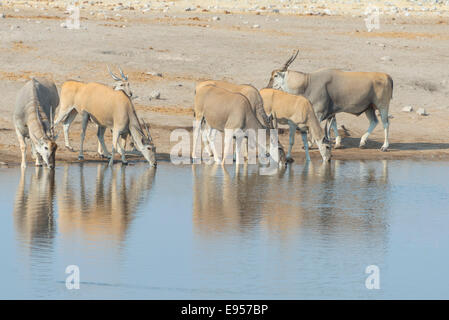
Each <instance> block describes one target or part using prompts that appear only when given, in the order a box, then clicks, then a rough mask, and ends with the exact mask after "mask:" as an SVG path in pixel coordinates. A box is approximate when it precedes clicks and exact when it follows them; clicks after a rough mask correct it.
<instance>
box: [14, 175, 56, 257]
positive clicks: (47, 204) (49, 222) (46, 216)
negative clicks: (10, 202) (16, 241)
mask: <svg viewBox="0 0 449 320" xmlns="http://www.w3.org/2000/svg"><path fill="white" fill-rule="evenodd" d="M26 175H27V174H26V170H25V169H22V170H21V175H20V181H19V186H18V187H17V192H16V198H15V203H14V225H15V228H16V231H17V234H18V236H19V237H21V238H22V242H23V243H27V244H28V245H29V248H30V249H31V248H33V247H34V246H50V245H51V244H52V241H53V238H54V236H55V232H56V227H55V221H54V214H53V210H54V208H53V199H54V197H55V172H54V170H49V169H47V168H42V167H36V168H35V170H34V173H32V174H31V176H30V178H29V183H28V185H27V183H26V182H27V181H26V180H27V179H26Z"/></svg>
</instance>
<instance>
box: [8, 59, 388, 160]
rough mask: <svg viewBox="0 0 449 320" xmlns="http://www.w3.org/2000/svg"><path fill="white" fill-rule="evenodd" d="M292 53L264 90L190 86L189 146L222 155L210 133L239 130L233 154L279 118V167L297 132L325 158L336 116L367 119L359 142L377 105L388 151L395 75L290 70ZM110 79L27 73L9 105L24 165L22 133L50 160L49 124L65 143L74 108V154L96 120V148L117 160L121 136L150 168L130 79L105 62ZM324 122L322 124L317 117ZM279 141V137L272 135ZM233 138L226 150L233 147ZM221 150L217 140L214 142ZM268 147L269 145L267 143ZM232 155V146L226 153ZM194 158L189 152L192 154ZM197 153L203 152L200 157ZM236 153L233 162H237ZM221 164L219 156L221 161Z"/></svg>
mask: <svg viewBox="0 0 449 320" xmlns="http://www.w3.org/2000/svg"><path fill="white" fill-rule="evenodd" d="M297 55H298V51H296V53H294V54H293V55H292V56H291V57H290V58H289V59H288V60H287V62H286V63H285V64H284V66H283V67H282V68H281V69H277V70H274V71H272V73H271V77H270V80H269V82H268V85H267V87H266V88H263V89H262V90H260V91H259V90H258V89H257V88H255V87H254V86H252V85H249V84H244V85H237V84H232V83H229V82H226V81H219V80H208V81H203V82H200V83H198V84H197V85H196V87H195V98H194V126H195V124H196V125H197V126H198V128H199V129H198V130H195V131H194V137H193V150H194V151H195V150H196V148H197V145H198V144H201V138H200V137H202V141H203V143H204V147H205V150H204V152H206V153H207V154H209V155H210V156H213V157H214V160H215V161H216V162H219V161H221V159H220V157H219V155H220V154H222V150H221V149H220V150H217V146H216V144H215V138H216V133H217V132H224V131H225V130H241V132H244V138H246V139H244V142H246V144H243V143H242V144H240V143H237V137H236V136H234V137H235V138H236V154H237V155H239V154H240V152H241V151H243V152H244V153H246V155H248V150H250V149H251V148H255V145H254V141H252V139H251V135H250V134H246V132H248V131H249V130H256V131H257V130H265V131H266V132H267V133H270V132H273V131H272V130H274V131H275V132H277V131H276V130H277V129H278V124H286V125H288V126H289V147H288V152H287V155H286V156H285V152H284V150H283V147H282V145H281V144H280V143H279V144H278V151H279V156H278V157H276V161H277V162H278V163H279V164H280V165H284V164H285V163H286V162H288V161H292V158H291V152H292V147H293V144H294V140H295V133H296V130H299V131H300V132H301V136H302V139H303V142H304V149H305V152H306V160H307V161H309V160H310V156H309V146H311V145H313V144H314V143H315V144H316V145H317V147H318V149H319V151H320V154H321V156H322V158H323V161H325V162H327V161H330V159H331V142H330V139H329V135H330V131H331V130H333V131H334V135H335V145H334V148H340V147H341V137H340V136H339V133H338V130H337V122H336V118H335V115H336V114H337V113H339V112H346V113H350V114H354V115H360V114H362V113H365V114H366V116H367V118H368V120H369V122H370V124H369V128H368V130H367V131H366V133H365V134H364V135H363V136H362V138H361V140H360V148H364V147H365V145H366V141H367V138H368V136H369V135H370V133H371V132H372V131H373V130H374V128H375V127H376V125H377V124H378V120H377V116H376V110H378V111H379V114H380V117H381V121H382V124H383V128H384V133H385V141H384V144H383V145H382V148H381V151H387V149H388V146H389V143H388V130H389V118H388V109H389V104H390V100H391V99H392V96H393V80H392V78H391V77H390V76H389V75H388V74H385V73H378V72H345V71H341V70H336V69H322V70H318V71H315V72H312V73H304V72H298V71H290V70H288V68H289V66H290V64H291V63H292V62H293V61H294V60H295V59H296V57H297ZM108 71H109V74H110V75H111V77H112V78H113V79H114V80H115V85H114V86H113V87H109V86H106V85H103V84H100V83H94V82H90V83H83V82H80V81H74V80H69V81H66V82H64V84H63V85H62V88H61V93H60V96H59V95H58V90H57V88H56V85H55V84H54V83H53V82H52V81H50V80H48V79H44V78H32V79H31V80H30V81H28V82H27V83H26V84H25V86H24V87H23V88H22V89H21V90H20V91H19V93H18V96H17V99H16V105H15V110H14V119H13V121H14V126H15V129H16V133H17V137H18V140H19V145H20V150H21V154H22V167H26V149H27V144H26V139H29V140H30V141H31V150H32V155H33V157H34V158H35V160H36V165H37V166H41V165H46V166H48V167H49V168H53V167H54V166H55V154H56V149H57V145H56V142H55V141H56V139H57V135H55V133H54V127H55V126H56V125H57V124H59V123H61V122H62V126H63V133H64V142H65V147H66V148H67V149H69V150H71V151H74V149H73V147H72V146H71V145H70V140H69V129H70V125H71V123H72V122H73V120H74V119H75V118H76V116H77V115H78V114H80V115H81V117H82V132H81V140H80V148H79V155H78V159H79V160H83V159H84V154H83V143H84V139H85V135H86V128H87V124H88V122H89V121H92V122H93V123H95V124H96V125H97V137H98V153H99V155H100V156H101V157H104V158H108V159H109V165H112V164H113V159H114V156H115V152H117V151H118V153H119V154H120V155H121V161H122V163H123V164H126V163H127V160H126V157H125V149H126V141H127V138H128V136H130V138H131V140H132V144H133V145H134V150H133V151H131V152H132V153H133V154H138V155H140V156H143V157H144V158H145V159H146V160H147V161H148V162H149V164H150V165H151V166H156V147H155V145H154V142H153V139H152V138H151V134H150V130H149V126H148V124H147V123H146V122H145V121H143V120H142V119H139V117H138V115H137V113H136V109H135V108H134V105H133V103H132V97H133V94H132V91H131V89H130V85H129V81H128V77H127V76H126V75H125V74H124V73H123V71H122V69H121V68H119V71H120V76H117V75H116V74H114V73H113V72H112V71H111V70H110V69H109V67H108ZM322 121H325V122H326V123H325V128H324V129H323V128H322V127H321V126H320V122H322ZM107 128H109V129H110V130H111V131H112V152H111V153H109V152H108V150H107V147H106V144H105V141H104V133H105V131H106V129H107ZM276 139H277V136H276ZM230 142H231V143H226V141H225V145H224V150H225V152H226V150H232V143H233V141H232V139H231V140H230ZM220 148H221V144H220ZM270 152H271V149H270ZM231 153H232V151H231ZM195 157H196V154H195V152H193V153H192V159H193V160H194V159H195ZM200 157H201V156H200ZM239 158H240V157H237V156H236V163H237V164H239ZM223 163H224V159H223Z"/></svg>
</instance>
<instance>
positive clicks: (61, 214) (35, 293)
mask: <svg viewBox="0 0 449 320" xmlns="http://www.w3.org/2000/svg"><path fill="white" fill-rule="evenodd" d="M447 168H448V165H447V163H431V162H403V161H402V162H398V161H383V162H380V161H357V162H356V161H333V162H332V163H331V164H326V163H325V164H323V163H321V162H310V163H309V164H308V165H303V164H294V165H292V166H288V167H287V168H286V169H285V170H283V171H279V172H278V173H277V174H275V175H268V176H262V175H260V174H259V168H258V167H257V166H256V165H242V166H240V167H238V168H235V167H234V166H224V167H222V166H215V165H200V166H192V167H191V166H176V167H175V166H172V165H170V164H169V163H161V165H160V166H158V168H157V175H158V178H157V181H158V183H155V180H154V179H155V174H156V170H155V169H153V168H148V167H147V166H140V165H135V166H128V167H126V166H120V165H116V166H114V167H113V168H108V167H106V166H105V164H95V165H93V164H90V165H89V164H85V165H66V166H64V167H60V168H57V169H56V170H55V171H52V170H49V169H47V168H36V169H34V168H29V169H27V170H26V171H23V172H22V174H21V175H20V180H19V174H20V170H19V169H18V168H16V169H14V168H13V169H1V168H0V171H2V170H3V171H2V173H3V174H4V177H5V178H4V179H0V190H2V192H0V196H3V198H2V199H4V200H3V201H0V202H1V203H0V204H2V205H3V207H2V208H3V209H4V211H5V212H11V211H13V215H11V214H4V215H0V235H2V236H3V238H2V239H1V242H0V243H2V255H3V256H4V260H5V262H4V263H0V274H3V275H5V276H4V277H3V278H2V279H3V282H2V286H3V287H2V288H6V289H1V288H0V298H3V297H6V298H11V297H12V298H39V297H45V298H172V299H189V298H190V299H192V298H193V299H196V298H197V299H205V298H217V299H228V298H230V299H232V298H234V299H248V298H261V299H263V298H267V299H278V298H280V299H282V298H286V299H290V298H293V299H295V298H296V299H298V298H331V299H335V298H343V299H344V298H376V299H377V298H379V299H382V298H402V297H412V298H423V297H424V298H425V297H426V296H427V295H428V294H430V295H431V296H432V297H436V298H444V297H447V292H448V291H447V286H445V284H446V283H447V281H446V280H447V275H446V273H445V271H446V270H447V267H448V265H449V260H448V255H447V252H448V251H449V248H448V245H447V244H448V243H449V238H448V234H447V225H448V223H449V217H448V215H447V199H448V197H449V196H448V195H449V189H448V186H447V180H448V179H449V176H448V172H449V170H447ZM411 172H413V175H411V174H410V173H411ZM16 177H17V178H16ZM11 181H14V183H15V182H17V181H19V184H18V187H17V190H11V183H12V182H11ZM190 186H192V187H190ZM14 193H15V202H14V208H13V209H12V206H11V205H12V202H13V200H9V199H14ZM149 213H151V214H149ZM12 225H13V226H14V227H13V228H11V226H12ZM2 228H3V229H2ZM11 229H12V230H11ZM14 234H15V239H14V238H13V235H14ZM16 246H18V247H19V250H17V248H16ZM69 264H76V265H79V266H80V270H81V285H82V287H81V288H82V289H81V290H76V291H77V292H76V293H75V292H74V291H75V290H70V291H69V290H66V288H65V282H64V281H65V277H66V274H65V273H64V271H65V268H66V266H67V265H69ZM371 264H374V265H378V266H379V268H380V270H381V274H382V276H381V279H382V280H381V290H377V292H373V290H367V289H366V288H365V285H364V284H365V280H366V277H367V275H366V274H365V268H366V267H367V266H368V265H371ZM417 275H419V277H418V276H417ZM412 278H413V279H415V280H419V279H421V282H419V285H418V284H415V283H414V282H413V283H410V279H412ZM423 289H424V290H427V291H423Z"/></svg>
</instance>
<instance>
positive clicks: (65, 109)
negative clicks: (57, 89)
mask: <svg viewBox="0 0 449 320" xmlns="http://www.w3.org/2000/svg"><path fill="white" fill-rule="evenodd" d="M107 68H108V71H109V74H110V75H111V77H112V79H114V80H115V85H114V90H117V91H123V92H124V93H125V94H126V95H127V96H128V97H132V96H133V93H132V91H131V89H130V85H129V81H128V77H127V76H126V75H125V74H124V73H123V70H122V69H121V68H120V67H119V71H120V77H118V76H117V75H115V74H114V73H112V71H111V70H110V69H109V66H107ZM86 84H87V83H83V82H80V81H77V80H68V81H66V82H64V84H63V85H62V88H61V102H60V104H59V109H58V115H57V117H56V121H55V124H59V122H61V121H63V131H64V142H65V147H66V148H67V149H68V150H70V151H75V150H74V149H73V148H72V146H71V145H70V140H69V129H70V125H71V124H72V122H73V120H75V118H76V116H77V115H78V113H82V112H83V110H84V106H82V105H75V98H76V96H77V94H78V92H80V90H81V88H83V87H84V86H85V85H86ZM101 130H102V129H101V128H100V127H98V130H97V136H98V137H99V136H100V135H103V134H104V132H102V131H101ZM98 154H99V155H100V156H101V157H103V158H106V157H110V155H109V153H108V150H107V149H103V147H102V145H101V143H100V142H99V143H98Z"/></svg>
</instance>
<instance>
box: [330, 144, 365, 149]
mask: <svg viewBox="0 0 449 320" xmlns="http://www.w3.org/2000/svg"><path fill="white" fill-rule="evenodd" d="M360 148H361V149H363V148H364V147H360ZM334 149H343V146H342V145H341V144H339V145H335V146H334Z"/></svg>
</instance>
